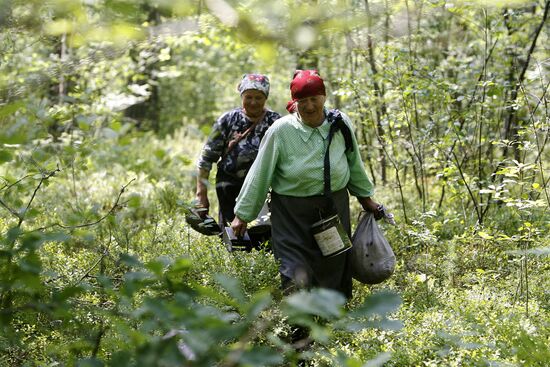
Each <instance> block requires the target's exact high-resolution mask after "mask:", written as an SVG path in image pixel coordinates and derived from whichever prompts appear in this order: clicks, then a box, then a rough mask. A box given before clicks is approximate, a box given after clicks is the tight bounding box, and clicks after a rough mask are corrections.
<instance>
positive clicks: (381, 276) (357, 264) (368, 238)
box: [351, 212, 395, 284]
mask: <svg viewBox="0 0 550 367" xmlns="http://www.w3.org/2000/svg"><path fill="white" fill-rule="evenodd" d="M351 242H352V243H353V247H352V249H351V275H352V277H353V278H354V279H356V280H358V281H360V282H361V283H365V284H377V283H381V282H383V281H384V280H386V279H388V278H389V277H390V276H391V275H392V274H393V271H394V270H395V254H394V253H393V250H392V248H391V246H390V244H389V243H388V240H386V238H385V237H384V235H383V234H382V232H381V231H380V228H379V227H378V224H377V223H376V220H375V219H374V214H372V213H371V212H363V213H362V215H361V218H360V219H359V224H358V225H357V228H356V229H355V232H354V233H353V236H352V238H351Z"/></svg>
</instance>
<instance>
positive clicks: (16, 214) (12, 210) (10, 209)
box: [0, 199, 21, 219]
mask: <svg viewBox="0 0 550 367" xmlns="http://www.w3.org/2000/svg"><path fill="white" fill-rule="evenodd" d="M0 205H1V206H3V207H4V208H6V209H7V211H9V212H10V213H11V214H12V215H13V216H14V217H16V218H17V219H21V216H20V215H19V213H18V212H16V211H15V210H14V209H12V208H10V207H9V206H8V204H6V203H5V202H4V201H3V200H2V199H0Z"/></svg>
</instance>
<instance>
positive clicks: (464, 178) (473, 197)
mask: <svg viewBox="0 0 550 367" xmlns="http://www.w3.org/2000/svg"><path fill="white" fill-rule="evenodd" d="M453 158H454V159H455V162H456V168H457V169H458V172H459V173H460V177H461V178H462V181H464V185H465V186H466V189H467V190H468V194H469V195H470V199H472V202H473V203H474V209H475V210H476V215H477V220H478V221H479V223H480V224H481V222H482V220H483V218H482V216H481V214H480V212H479V207H478V204H477V200H476V198H475V196H474V193H473V192H472V190H471V189H470V185H468V182H467V181H466V177H465V176H464V172H462V167H461V166H460V163H459V162H458V157H457V156H456V154H455V153H454V152H453Z"/></svg>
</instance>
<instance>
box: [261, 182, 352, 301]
mask: <svg viewBox="0 0 550 367" xmlns="http://www.w3.org/2000/svg"><path fill="white" fill-rule="evenodd" d="M333 199H334V203H335V205H336V209H337V211H338V214H339V216H340V220H341V221H342V224H343V226H344V228H345V229H346V232H347V233H348V235H351V226H350V214H349V196H348V192H347V189H342V190H339V191H336V192H334V193H333ZM325 206H326V199H325V197H324V196H323V195H318V196H310V197H295V196H287V195H279V194H277V193H275V192H272V194H271V223H272V229H271V231H272V243H273V252H274V255H275V258H276V259H277V260H279V262H280V265H279V272H280V273H281V281H282V286H283V289H284V290H285V292H286V293H289V292H291V291H292V290H293V288H295V287H297V288H311V287H323V288H329V289H333V290H336V291H339V292H340V293H342V294H343V295H344V296H346V297H347V298H348V299H349V298H351V292H352V280H351V271H350V266H349V261H348V257H349V256H350V254H351V251H346V252H344V253H342V254H339V255H336V256H333V257H324V256H323V255H322V253H321V250H320V249H319V246H318V245H317V243H316V242H315V239H314V238H313V234H312V233H311V226H312V225H313V224H314V223H315V222H317V221H319V220H320V219H321V217H320V214H319V212H320V210H322V209H323V208H325Z"/></svg>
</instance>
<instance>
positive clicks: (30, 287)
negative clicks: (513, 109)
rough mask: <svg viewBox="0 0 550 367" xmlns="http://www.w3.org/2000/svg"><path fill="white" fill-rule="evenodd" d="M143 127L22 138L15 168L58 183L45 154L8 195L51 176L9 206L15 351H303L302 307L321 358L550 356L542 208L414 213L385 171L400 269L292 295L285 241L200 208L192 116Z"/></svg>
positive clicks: (336, 361) (208, 356)
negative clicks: (228, 244)
mask: <svg viewBox="0 0 550 367" xmlns="http://www.w3.org/2000/svg"><path fill="white" fill-rule="evenodd" d="M130 134H131V133H130ZM128 136H130V135H128ZM128 136H126V137H124V136H122V135H121V136H119V137H113V139H114V140H113V141H109V140H101V141H99V140H96V141H93V140H90V142H89V143H90V146H89V147H88V149H80V150H79V151H72V150H70V149H68V147H70V146H71V145H74V144H75V141H77V140H78V139H79V138H78V136H76V135H73V136H65V137H64V139H61V140H60V141H59V142H57V143H52V142H49V143H48V144H42V145H40V144H38V145H36V147H35V149H34V150H33V151H32V152H31V153H30V154H28V153H27V152H26V151H23V150H22V151H20V152H19V153H20V155H19V158H18V160H19V167H20V169H21V171H18V170H10V171H9V172H8V171H5V170H4V171H2V172H1V174H2V176H3V177H13V178H15V177H21V176H22V175H24V172H25V171H24V170H25V169H29V163H32V165H33V166H35V167H53V169H54V170H56V172H55V175H51V176H50V177H48V178H47V181H45V180H44V181H41V180H43V178H44V177H46V176H47V175H46V174H45V172H48V171H47V170H48V168H45V169H44V170H43V171H37V172H36V173H34V174H33V175H31V176H29V177H26V178H24V179H22V180H21V181H20V183H19V184H18V185H13V184H12V183H10V181H9V178H8V179H4V182H5V184H4V187H3V189H2V190H3V192H4V193H5V194H7V197H8V198H9V194H10V191H13V190H18V187H19V186H20V185H23V184H24V185H28V187H31V188H32V187H35V188H36V187H38V184H39V183H40V182H42V185H41V187H40V188H39V189H38V190H36V192H34V191H32V190H28V192H29V193H32V194H34V197H32V198H31V197H29V196H28V197H26V198H24V199H21V203H20V204H22V205H24V204H26V203H31V205H29V206H28V208H27V211H26V215H25V216H24V221H23V222H22V224H21V226H19V227H16V226H14V219H13V218H11V219H10V218H7V217H5V216H4V217H3V219H2V221H1V230H2V232H6V233H8V236H7V238H4V239H3V248H4V250H3V257H2V261H3V266H2V270H1V271H0V275H1V276H2V281H3V282H2V284H3V298H2V301H3V311H2V325H3V330H4V333H3V335H2V336H1V337H0V347H1V348H2V351H3V352H2V357H0V363H1V364H2V365H5V366H14V365H29V366H30V365H58V364H59V363H61V364H62V365H73V364H74V365H79V366H96V365H112V366H115V365H116V366H122V365H180V364H183V365H189V366H194V365H196V366H207V365H212V363H218V364H219V365H222V366H225V365H280V364H283V363H290V364H292V361H293V360H296V358H297V357H298V356H297V355H296V353H294V351H293V350H292V348H290V347H289V345H288V344H286V343H285V341H284V340H285V336H286V335H287V333H288V332H289V329H288V322H289V320H300V321H301V322H303V323H304V324H305V325H309V326H310V327H311V328H312V330H313V331H312V336H313V339H314V340H315V343H314V344H313V347H312V348H311V349H310V350H308V351H306V352H304V353H303V355H302V357H303V358H307V359H309V360H310V362H311V364H312V365H314V366H333V365H346V366H363V365H368V366H374V365H384V366H416V365H422V366H441V365H447V366H466V365H471V366H487V365H490V366H519V365H522V366H543V365H545V363H546V362H547V361H548V360H549V359H550V349H549V344H548V341H549V338H550V331H549V330H550V329H549V328H548V325H549V322H550V316H549V315H550V313H549V311H550V310H549V301H550V294H549V292H548V289H550V288H549V285H550V284H549V279H548V270H549V266H550V263H549V261H548V256H547V251H548V247H549V246H550V243H549V237H548V229H549V228H548V222H546V224H543V219H544V218H547V215H548V214H547V213H545V212H544V211H540V212H537V211H533V212H532V213H531V216H530V217H531V218H533V219H532V222H533V223H535V221H539V222H538V223H536V224H530V223H528V222H526V221H522V220H521V218H520V217H518V216H514V213H513V211H510V210H508V213H506V214H505V213H503V214H501V215H497V216H496V218H498V220H495V221H494V222H487V223H486V224H485V225H484V226H469V225H464V224H463V223H465V222H466V219H465V218H462V219H461V214H459V213H453V212H449V213H438V212H437V211H435V210H434V211H433V212H430V213H420V212H419V211H417V212H416V213H415V215H416V218H415V220H414V221H413V224H411V225H405V224H404V223H403V220H402V215H401V214H400V211H399V209H398V208H399V206H398V202H399V199H398V198H397V197H395V194H394V192H393V191H392V190H390V189H388V188H385V187H378V188H377V194H376V195H377V199H378V200H379V201H381V202H383V203H384V204H385V205H386V206H387V207H388V208H389V209H390V210H391V211H392V212H394V213H395V215H396V219H397V226H395V227H393V226H389V225H387V224H381V225H382V227H383V229H384V230H385V232H386V236H387V238H388V239H389V241H390V243H391V245H392V247H393V249H394V251H395V253H396V255H397V259H398V265H397V268H396V271H395V274H394V275H393V276H392V277H391V278H390V279H389V280H388V281H386V282H384V283H383V284H379V285H375V286H368V285H363V284H360V283H358V282H355V283H354V297H353V299H352V300H351V301H350V302H349V304H348V305H347V306H346V307H344V301H343V300H342V299H340V298H339V296H338V295H337V294H331V293H330V292H329V293H322V292H321V293H320V294H319V293H313V294H310V295H309V296H306V295H300V296H299V297H296V298H290V299H289V298H284V297H283V296H282V294H281V292H280V290H279V279H278V271H277V263H276V261H275V260H274V258H273V255H272V253H271V252H270V251H265V250H261V251H252V252H233V253H230V252H228V251H227V250H226V248H225V246H224V245H223V244H222V243H221V241H220V240H219V239H218V238H217V237H206V236H203V235H200V234H198V233H196V232H194V231H193V230H192V229H190V228H189V227H188V226H187V224H186V223H185V219H184V215H185V205H187V204H189V203H190V202H191V200H192V199H193V191H194V190H193V188H194V176H193V167H194V159H195V157H196V155H197V154H198V151H199V149H200V146H201V142H202V139H203V136H201V135H200V134H199V133H197V131H195V130H193V129H191V128H183V129H180V130H178V132H177V133H175V134H174V135H172V136H167V137H165V138H158V137H156V136H155V135H153V134H143V133H134V134H133V135H131V137H132V138H131V139H127V137H128ZM123 139H126V140H128V141H129V143H124V140H123ZM92 141H93V143H92ZM184 141H185V144H182V142H184ZM121 142H122V143H121ZM82 143H83V144H87V143H85V140H83V141H82ZM46 152H47V153H48V154H46ZM145 152H146V154H145ZM41 157H48V158H47V160H46V161H40V159H41ZM58 167H59V168H58ZM60 167H63V169H61V168H60ZM50 169H51V168H50ZM29 195H30V194H29ZM211 197H212V198H214V197H215V195H214V193H213V192H212V193H211ZM31 199H32V200H31ZM213 201H214V200H213ZM215 210H216V208H215V207H214V208H212V211H213V212H214V211H215ZM495 210H503V211H506V210H507V208H506V207H504V208H498V209H495ZM352 212H354V215H353V216H355V217H356V215H357V214H358V207H357V204H356V203H354V204H353V205H352ZM14 239H17V241H18V242H17V243H18V244H17V245H16V244H15V242H14ZM10 241H11V242H10ZM10 244H11V247H10ZM525 248H527V249H529V250H528V251H522V250H524V249H525ZM6 249H8V250H6ZM537 249H538V251H537ZM8 293H9V298H8V297H7V296H6V295H7V294H8ZM320 320H324V321H323V322H320ZM167 335H168V337H167ZM182 346H185V347H186V348H188V349H183V352H182ZM185 351H187V352H185ZM186 353H187V354H186ZM185 361H187V362H185ZM220 361H221V362H220ZM285 361H286V362H285Z"/></svg>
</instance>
